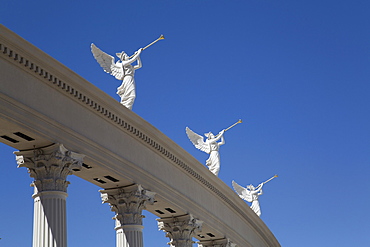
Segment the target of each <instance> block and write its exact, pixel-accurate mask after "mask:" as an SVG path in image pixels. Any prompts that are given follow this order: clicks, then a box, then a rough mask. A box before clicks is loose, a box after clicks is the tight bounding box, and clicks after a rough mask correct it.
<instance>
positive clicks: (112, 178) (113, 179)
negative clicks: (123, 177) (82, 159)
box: [104, 176, 119, 182]
mask: <svg viewBox="0 0 370 247" xmlns="http://www.w3.org/2000/svg"><path fill="white" fill-rule="evenodd" d="M104 177H105V178H106V179H109V180H110V181H112V182H118V181H119V180H118V179H116V178H114V177H112V176H104Z"/></svg>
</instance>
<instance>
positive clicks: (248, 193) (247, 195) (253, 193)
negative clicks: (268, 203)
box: [232, 181, 264, 216]
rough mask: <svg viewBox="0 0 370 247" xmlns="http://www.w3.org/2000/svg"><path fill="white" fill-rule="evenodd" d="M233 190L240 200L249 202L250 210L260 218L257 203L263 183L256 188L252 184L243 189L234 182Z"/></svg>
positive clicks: (258, 204) (259, 209)
mask: <svg viewBox="0 0 370 247" xmlns="http://www.w3.org/2000/svg"><path fill="white" fill-rule="evenodd" d="M232 184H233V187H234V190H235V191H236V193H237V194H238V195H239V197H240V198H242V199H243V200H246V201H247V202H251V203H252V205H251V209H252V210H253V211H254V212H255V213H256V214H257V215H258V216H261V208H260V203H259V202H258V197H259V196H260V195H262V194H263V192H262V187H263V185H264V183H260V184H259V185H258V186H257V187H254V186H253V185H252V184H251V185H248V186H247V188H244V187H242V186H240V185H239V184H237V183H236V182H235V181H233V182H232Z"/></svg>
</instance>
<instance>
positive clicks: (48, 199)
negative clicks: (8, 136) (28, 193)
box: [15, 144, 84, 247]
mask: <svg viewBox="0 0 370 247" xmlns="http://www.w3.org/2000/svg"><path fill="white" fill-rule="evenodd" d="M15 154H16V156H17V157H16V158H17V163H18V167H26V168H28V172H29V173H30V176H31V177H33V178H34V181H33V182H32V184H31V186H33V187H34V194H33V196H32V197H33V199H34V217H33V244H32V246H33V247H66V246H67V225H66V221H67V220H66V198H67V187H68V184H69V182H68V181H67V180H66V178H67V176H68V175H70V174H72V170H71V169H72V168H81V166H82V159H83V157H84V155H80V154H77V153H74V152H71V151H68V150H67V149H66V148H65V147H64V146H63V145H61V144H54V145H52V146H49V147H47V148H43V149H36V150H30V151H21V152H15Z"/></svg>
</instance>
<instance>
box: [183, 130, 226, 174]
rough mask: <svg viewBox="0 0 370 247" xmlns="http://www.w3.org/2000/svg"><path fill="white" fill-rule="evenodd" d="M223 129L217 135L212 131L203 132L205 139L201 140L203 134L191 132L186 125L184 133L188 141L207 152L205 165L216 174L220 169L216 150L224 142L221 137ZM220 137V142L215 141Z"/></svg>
mask: <svg viewBox="0 0 370 247" xmlns="http://www.w3.org/2000/svg"><path fill="white" fill-rule="evenodd" d="M224 132H225V130H222V131H220V133H218V135H217V136H214V135H213V134H212V132H209V133H206V134H204V135H205V136H206V137H207V140H206V141H204V140H203V136H201V135H198V134H197V133H195V132H193V131H192V130H191V129H189V128H188V127H186V134H187V135H188V137H189V139H190V141H191V142H192V143H193V144H194V146H195V147H196V148H197V149H199V150H201V151H203V152H206V153H207V154H209V158H208V159H207V160H206V165H207V166H208V169H209V170H210V171H211V172H212V173H213V174H215V175H216V176H218V172H219V171H220V154H219V152H218V150H219V149H220V146H221V145H223V144H225V139H224V137H223V134H224ZM219 139H221V141H220V142H217V141H218V140H219Z"/></svg>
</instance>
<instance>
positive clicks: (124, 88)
mask: <svg viewBox="0 0 370 247" xmlns="http://www.w3.org/2000/svg"><path fill="white" fill-rule="evenodd" d="M142 50H143V49H142V48H140V49H139V50H137V51H136V52H135V54H134V55H133V56H132V58H130V57H129V56H128V55H127V54H126V53H125V52H124V51H122V52H120V53H116V55H117V57H118V58H119V60H118V61H117V62H114V57H113V56H111V55H109V54H107V53H105V52H103V51H102V50H100V49H99V48H98V47H96V46H95V45H94V44H91V52H92V54H93V55H94V58H95V59H96V61H98V63H99V64H100V66H101V67H102V68H103V70H104V71H105V72H107V73H108V74H111V75H113V76H114V77H115V78H116V79H117V80H122V84H121V86H119V87H118V88H117V94H118V95H119V96H120V97H121V104H122V105H124V106H125V107H127V108H128V109H130V110H131V109H132V106H133V104H134V100H135V97H136V92H135V79H134V74H135V70H137V69H140V68H141V67H142V64H141V60H140V53H141V52H142ZM120 60H121V61H120ZM135 61H137V64H136V65H134V66H132V65H131V64H132V63H133V62H135Z"/></svg>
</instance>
